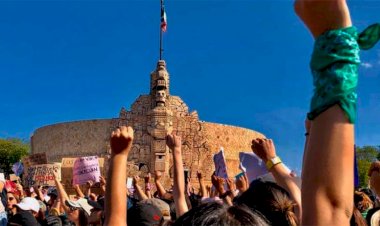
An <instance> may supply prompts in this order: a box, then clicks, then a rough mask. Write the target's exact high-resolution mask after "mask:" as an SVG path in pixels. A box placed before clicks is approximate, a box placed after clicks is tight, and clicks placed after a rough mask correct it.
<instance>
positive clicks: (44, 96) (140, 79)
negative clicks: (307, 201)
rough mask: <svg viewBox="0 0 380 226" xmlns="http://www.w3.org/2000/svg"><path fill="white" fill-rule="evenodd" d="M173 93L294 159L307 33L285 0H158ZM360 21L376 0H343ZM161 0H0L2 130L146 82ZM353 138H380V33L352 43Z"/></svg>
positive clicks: (107, 114) (57, 118) (104, 102)
mask: <svg viewBox="0 0 380 226" xmlns="http://www.w3.org/2000/svg"><path fill="white" fill-rule="evenodd" d="M165 3H166V11H167V16H168V31H167V32H166V33H165V34H164V41H165V43H164V48H165V52H164V59H165V60H166V62H167V65H168V70H169V72H170V74H171V94H173V95H179V96H181V97H182V99H183V100H184V101H185V102H186V103H187V104H188V106H189V107H190V109H191V110H197V111H198V113H199V116H200V118H201V120H205V121H211V122H218V123H224V124H232V125H238V126H242V127H246V128H250V129H253V130H257V131H259V132H262V133H264V134H265V135H266V136H267V137H270V138H273V139H274V141H275V143H276V146H277V151H278V153H279V155H280V156H281V157H282V158H283V160H284V161H285V162H286V163H287V165H289V166H290V167H291V168H293V169H296V170H300V168H301V159H302V152H303V143H304V118H305V114H306V112H307V111H308V106H309V101H310V97H311V95H312V84H311V82H312V80H311V75H310V73H309V69H308V62H309V58H310V57H309V56H310V54H311V49H312V44H313V39H312V38H311V36H310V34H309V33H308V31H307V30H306V29H305V28H304V26H303V24H302V23H301V22H300V20H299V19H298V18H297V17H296V16H295V14H294V12H293V3H292V1H264V0H262V1H254V0H251V1H250V0H245V1H219V0H210V1H201V0H193V1H182V0H167V1H166V2H165ZM349 6H350V8H351V13H352V17H353V21H354V23H355V24H356V25H357V26H358V27H359V29H364V28H365V26H366V25H369V24H371V23H374V22H380V14H379V13H378V12H379V9H380V2H379V1H350V2H349ZM159 14H160V5H159V0H143V1H105V0H104V1H0V94H1V96H0V97H1V101H0V137H21V138H24V139H28V138H29V137H30V135H31V134H32V132H33V131H34V130H35V129H37V128H39V127H41V126H44V125H48V124H53V123H57V122H64V121H73V120H82V119H96V118H112V117H117V116H118V112H119V110H120V108H121V107H122V106H125V107H127V108H129V106H130V105H131V104H132V103H133V101H134V100H135V99H136V98H137V97H138V95H139V94H142V93H148V92H149V74H150V72H151V71H152V70H153V69H154V68H155V65H156V62H157V60H158V42H159V39H158V37H159V33H158V32H159V23H160V17H159ZM362 61H363V63H362V66H361V67H360V74H361V76H360V84H359V90H358V93H359V102H358V108H359V109H358V123H357V127H356V134H357V144H358V145H379V144H380V119H379V115H380V89H379V88H380V76H379V71H380V45H377V46H376V47H375V48H374V49H372V50H371V51H369V52H363V54H362Z"/></svg>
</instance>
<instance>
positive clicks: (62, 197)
mask: <svg viewBox="0 0 380 226" xmlns="http://www.w3.org/2000/svg"><path fill="white" fill-rule="evenodd" d="M57 173H58V172H54V182H55V186H56V187H57V192H58V196H59V199H60V200H61V205H62V207H63V209H64V210H65V212H66V213H68V212H69V207H68V206H66V201H67V200H69V196H68V195H67V193H66V191H65V188H64V187H63V185H62V184H61V182H60V181H59V180H58V174H57Z"/></svg>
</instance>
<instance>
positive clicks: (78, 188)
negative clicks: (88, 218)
mask: <svg viewBox="0 0 380 226" xmlns="http://www.w3.org/2000/svg"><path fill="white" fill-rule="evenodd" d="M74 190H75V193H77V196H78V197H81V198H84V194H83V192H82V190H81V189H80V187H79V184H76V185H74Z"/></svg>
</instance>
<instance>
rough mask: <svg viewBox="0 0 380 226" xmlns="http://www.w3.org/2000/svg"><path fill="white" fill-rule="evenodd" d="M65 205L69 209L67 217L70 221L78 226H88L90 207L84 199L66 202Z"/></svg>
mask: <svg viewBox="0 0 380 226" xmlns="http://www.w3.org/2000/svg"><path fill="white" fill-rule="evenodd" d="M65 204H66V206H67V207H68V209H69V210H68V213H67V217H68V218H69V220H70V221H72V222H75V223H76V224H77V225H79V226H82V225H88V217H89V215H90V213H91V211H90V210H91V209H92V207H91V206H90V205H89V204H88V202H87V200H86V199H83V198H81V199H78V200H76V201H66V203H65Z"/></svg>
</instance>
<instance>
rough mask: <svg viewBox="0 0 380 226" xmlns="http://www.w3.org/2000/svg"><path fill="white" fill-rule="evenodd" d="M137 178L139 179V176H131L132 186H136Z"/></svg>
mask: <svg viewBox="0 0 380 226" xmlns="http://www.w3.org/2000/svg"><path fill="white" fill-rule="evenodd" d="M139 180H140V177H139V176H134V177H133V181H132V184H133V186H134V187H136V186H138V183H139Z"/></svg>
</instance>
